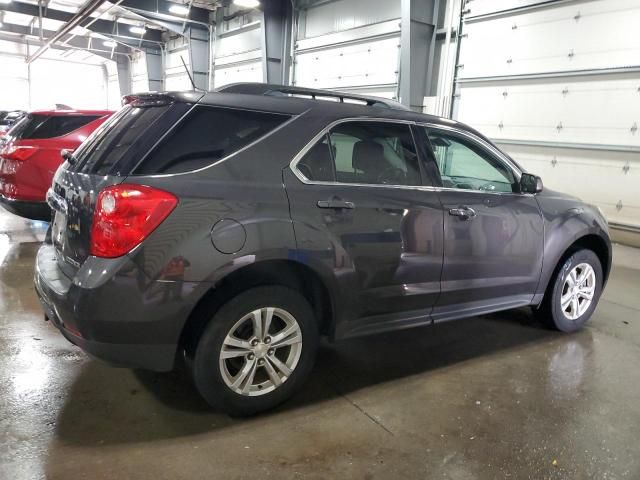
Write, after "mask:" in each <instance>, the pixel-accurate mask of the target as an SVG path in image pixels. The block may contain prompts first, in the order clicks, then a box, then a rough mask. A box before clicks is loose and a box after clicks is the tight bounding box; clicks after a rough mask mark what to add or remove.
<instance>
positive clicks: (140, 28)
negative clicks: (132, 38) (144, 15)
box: [129, 25, 147, 35]
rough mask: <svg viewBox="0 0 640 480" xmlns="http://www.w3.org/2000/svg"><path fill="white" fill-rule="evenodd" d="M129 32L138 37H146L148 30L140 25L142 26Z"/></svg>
mask: <svg viewBox="0 0 640 480" xmlns="http://www.w3.org/2000/svg"><path fill="white" fill-rule="evenodd" d="M129 31H130V32H131V33H135V34H136V35H144V34H145V32H146V31H147V29H146V28H145V26H144V25H140V26H137V25H134V26H133V27H129Z"/></svg>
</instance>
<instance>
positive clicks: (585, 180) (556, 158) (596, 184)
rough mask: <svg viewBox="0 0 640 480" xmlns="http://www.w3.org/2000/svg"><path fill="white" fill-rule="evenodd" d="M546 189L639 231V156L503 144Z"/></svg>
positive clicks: (639, 154)
mask: <svg viewBox="0 0 640 480" xmlns="http://www.w3.org/2000/svg"><path fill="white" fill-rule="evenodd" d="M500 147H502V148H503V149H504V150H505V151H506V152H507V153H509V154H510V155H511V156H512V157H513V158H514V159H515V160H516V161H517V162H518V163H520V164H521V165H522V166H523V167H524V168H525V169H526V170H528V171H530V172H533V173H535V174H537V175H540V176H541V177H542V181H543V182H544V185H545V187H546V188H550V189H553V190H559V191H562V192H566V193H569V194H572V195H575V196H577V197H580V198H582V199H584V200H587V201H589V202H590V203H593V204H595V205H597V206H599V207H600V208H601V209H602V210H603V211H604V213H605V215H606V217H607V218H608V220H609V221H610V222H615V223H620V224H624V225H633V226H637V227H640V196H639V195H638V194H637V191H638V190H637V189H638V184H640V153H638V152H610V151H601V150H583V149H570V148H551V147H535V146H525V145H508V144H501V145H500Z"/></svg>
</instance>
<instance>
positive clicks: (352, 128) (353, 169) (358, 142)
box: [297, 121, 421, 185]
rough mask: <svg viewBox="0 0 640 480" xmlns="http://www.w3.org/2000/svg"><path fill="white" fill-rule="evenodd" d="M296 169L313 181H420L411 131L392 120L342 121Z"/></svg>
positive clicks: (389, 183) (417, 183)
mask: <svg viewBox="0 0 640 480" xmlns="http://www.w3.org/2000/svg"><path fill="white" fill-rule="evenodd" d="M297 168H298V170H299V171H300V173H302V174H303V175H304V176H305V177H306V178H307V179H309V180H313V181H329V180H331V181H337V182H339V183H357V184H368V185H420V184H421V177H420V167H419V166H418V155H417V153H416V148H415V144H414V142H413V137H412V135H411V130H410V128H409V126H408V125H405V124H400V123H393V122H372V121H366V122H359V121H353V122H344V123H341V124H339V125H337V126H335V127H334V128H332V129H331V131H330V132H329V133H328V135H325V136H324V137H323V138H322V139H321V140H320V141H319V142H318V143H316V144H315V145H314V146H313V147H312V148H311V149H310V150H309V151H308V152H307V153H306V154H305V156H304V157H303V158H302V159H301V160H300V162H298V165H297Z"/></svg>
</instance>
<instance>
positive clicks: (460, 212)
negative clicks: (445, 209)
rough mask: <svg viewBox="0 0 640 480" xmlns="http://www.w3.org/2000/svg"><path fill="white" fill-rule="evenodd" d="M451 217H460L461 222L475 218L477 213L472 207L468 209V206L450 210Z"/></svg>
mask: <svg viewBox="0 0 640 480" xmlns="http://www.w3.org/2000/svg"><path fill="white" fill-rule="evenodd" d="M449 215H453V216H454V217H460V219H461V220H467V219H469V218H473V217H475V216H476V211H475V210H474V209H473V208H471V207H467V206H466V205H461V206H459V207H456V208H450V209H449Z"/></svg>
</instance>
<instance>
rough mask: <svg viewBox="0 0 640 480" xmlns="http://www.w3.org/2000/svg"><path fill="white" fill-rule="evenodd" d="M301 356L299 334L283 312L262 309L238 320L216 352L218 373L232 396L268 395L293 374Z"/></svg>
mask: <svg viewBox="0 0 640 480" xmlns="http://www.w3.org/2000/svg"><path fill="white" fill-rule="evenodd" d="M301 353H302V331H301V330H300V325H298V322H297V321H296V319H295V317H294V316H293V315H291V314H290V313H289V312H287V311H286V310H283V309H281V308H275V307H263V308H259V309H257V310H254V311H252V312H251V313H248V314H247V315H245V316H244V317H242V318H241V319H240V320H238V321H237V322H236V323H235V324H234V325H233V327H231V329H230V330H229V333H228V334H227V336H226V337H225V339H224V342H223V344H222V349H221V350H220V373H221V374H222V379H223V380H224V382H225V383H226V384H227V386H228V387H229V388H230V389H231V390H233V391H234V392H235V393H238V394H240V395H245V396H258V395H264V394H266V393H269V392H272V391H273V390H275V389H276V388H278V387H279V386H280V385H282V384H283V383H284V382H285V381H286V380H287V379H288V378H289V377H290V376H291V374H292V373H293V371H294V370H295V368H296V366H297V365H298V361H299V360H300V354H301Z"/></svg>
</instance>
